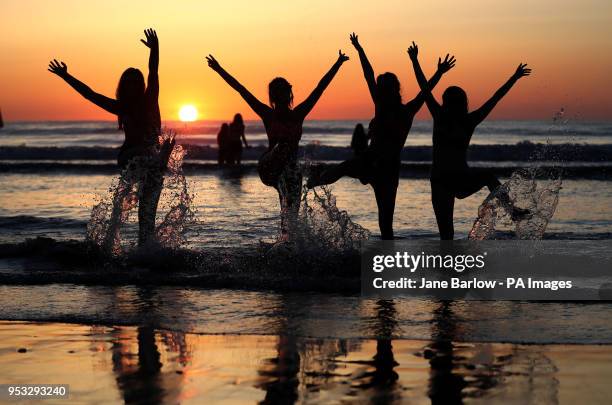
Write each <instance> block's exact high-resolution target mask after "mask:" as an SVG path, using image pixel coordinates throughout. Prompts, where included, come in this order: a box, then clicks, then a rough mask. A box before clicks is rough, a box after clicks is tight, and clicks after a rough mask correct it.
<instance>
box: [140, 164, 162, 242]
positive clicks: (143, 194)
mask: <svg viewBox="0 0 612 405" xmlns="http://www.w3.org/2000/svg"><path fill="white" fill-rule="evenodd" d="M163 184H164V177H163V174H162V172H161V171H160V170H158V169H157V168H152V169H150V171H149V172H147V174H146V176H145V179H144V180H143V182H142V183H141V189H140V190H139V195H140V203H139V205H138V246H144V245H145V244H147V243H149V242H150V241H152V240H155V217H156V215H157V206H158V205H159V198H160V197H161V192H162V188H163Z"/></svg>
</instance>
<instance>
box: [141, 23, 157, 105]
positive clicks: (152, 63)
mask: <svg viewBox="0 0 612 405" xmlns="http://www.w3.org/2000/svg"><path fill="white" fill-rule="evenodd" d="M144 34H145V37H146V40H144V39H141V40H140V42H142V43H143V44H145V46H146V47H147V48H149V49H150V52H149V78H148V80H147V92H149V93H150V94H151V95H153V96H155V97H158V96H159V77H158V74H157V72H158V70H159V40H158V39H157V32H155V30H154V29H152V28H148V29H146V30H144Z"/></svg>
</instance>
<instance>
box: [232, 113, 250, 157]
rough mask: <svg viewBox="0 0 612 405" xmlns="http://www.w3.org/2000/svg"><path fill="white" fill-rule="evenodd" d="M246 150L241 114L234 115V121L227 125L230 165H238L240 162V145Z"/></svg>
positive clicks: (246, 144)
mask: <svg viewBox="0 0 612 405" xmlns="http://www.w3.org/2000/svg"><path fill="white" fill-rule="evenodd" d="M243 142H244V147H245V148H248V147H249V144H248V143H247V140H246V137H245V136H244V121H243V120H242V115H241V114H236V115H234V120H233V121H232V123H231V124H230V125H229V153H230V161H231V163H230V164H237V165H239V164H240V161H241V160H242V143H243Z"/></svg>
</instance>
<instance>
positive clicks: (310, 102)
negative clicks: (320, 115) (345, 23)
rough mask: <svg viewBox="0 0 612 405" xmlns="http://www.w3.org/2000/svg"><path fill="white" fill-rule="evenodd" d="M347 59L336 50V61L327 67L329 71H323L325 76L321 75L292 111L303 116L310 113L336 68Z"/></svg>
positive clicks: (338, 68)
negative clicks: (315, 85) (317, 82)
mask: <svg viewBox="0 0 612 405" xmlns="http://www.w3.org/2000/svg"><path fill="white" fill-rule="evenodd" d="M348 59H349V58H348V56H346V55H345V54H343V53H342V51H338V59H337V60H336V63H334V64H333V66H332V67H331V69H329V71H328V72H327V73H325V76H323V78H322V79H321V80H320V81H319V84H317V87H315V89H314V90H313V91H312V93H310V95H309V96H308V97H307V98H306V100H304V101H303V102H301V103H300V104H299V105H298V106H297V107H295V109H294V111H295V112H296V113H297V114H298V115H299V116H301V117H302V118H305V117H306V116H307V115H308V113H310V111H311V110H312V109H313V107H314V106H315V104H316V103H317V101H319V98H321V95H322V94H323V92H324V91H325V89H326V88H327V86H329V84H330V83H331V81H332V80H333V78H334V76H336V73H338V70H340V66H342V64H343V63H344V62H346V61H347V60H348Z"/></svg>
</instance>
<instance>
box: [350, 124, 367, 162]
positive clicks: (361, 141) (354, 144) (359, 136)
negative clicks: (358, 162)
mask: <svg viewBox="0 0 612 405" xmlns="http://www.w3.org/2000/svg"><path fill="white" fill-rule="evenodd" d="M351 149H353V153H354V154H355V156H359V155H361V154H362V153H363V152H365V151H366V149H368V135H367V134H366V132H365V129H364V128H363V124H357V125H355V130H354V131H353V137H352V138H351Z"/></svg>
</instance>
